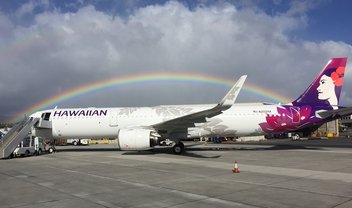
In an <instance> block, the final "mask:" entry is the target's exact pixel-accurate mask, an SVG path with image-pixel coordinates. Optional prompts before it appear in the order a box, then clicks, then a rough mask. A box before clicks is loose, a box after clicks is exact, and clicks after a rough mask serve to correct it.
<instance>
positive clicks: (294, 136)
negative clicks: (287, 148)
mask: <svg viewBox="0 0 352 208" xmlns="http://www.w3.org/2000/svg"><path fill="white" fill-rule="evenodd" d="M300 138H301V137H300V135H299V134H294V135H293V136H292V139H293V140H299V139H300Z"/></svg>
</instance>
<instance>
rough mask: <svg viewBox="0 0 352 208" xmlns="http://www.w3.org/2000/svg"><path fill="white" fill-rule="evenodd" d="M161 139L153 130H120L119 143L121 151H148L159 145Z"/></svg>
mask: <svg viewBox="0 0 352 208" xmlns="http://www.w3.org/2000/svg"><path fill="white" fill-rule="evenodd" d="M159 137H160V135H159V134H158V133H157V132H155V131H154V130H151V129H132V128H131V129H120V131H119V134H118V141H119V142H118V143H119V147H120V149H121V150H148V149H151V148H152V147H153V146H155V145H157V144H158V139H159Z"/></svg>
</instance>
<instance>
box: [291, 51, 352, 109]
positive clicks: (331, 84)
mask: <svg viewBox="0 0 352 208" xmlns="http://www.w3.org/2000/svg"><path fill="white" fill-rule="evenodd" d="M346 62H347V58H332V59H330V61H329V62H328V64H327V65H326V66H325V68H324V69H323V71H322V72H321V73H320V74H319V75H318V76H317V77H316V78H315V80H314V81H313V82H312V83H311V84H310V85H309V87H308V88H307V89H306V91H305V92H304V93H303V94H302V95H301V96H299V98H297V100H295V101H294V102H293V104H294V105H298V106H301V105H302V104H310V105H313V106H322V107H323V106H331V107H332V108H333V109H336V108H338V103H339V99H340V94H341V89H342V85H343V78H344V73H345V67H346Z"/></svg>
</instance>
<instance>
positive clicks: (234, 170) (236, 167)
mask: <svg viewBox="0 0 352 208" xmlns="http://www.w3.org/2000/svg"><path fill="white" fill-rule="evenodd" d="M232 172H234V173H239V172H240V170H239V169H238V165H237V160H235V168H234V169H233V170H232Z"/></svg>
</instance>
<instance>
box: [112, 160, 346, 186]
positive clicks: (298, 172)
mask: <svg viewBox="0 0 352 208" xmlns="http://www.w3.org/2000/svg"><path fill="white" fill-rule="evenodd" d="M108 157H110V158H120V159H128V160H137V161H148V162H154V163H165V164H169V163H176V164H182V165H192V166H202V167H208V168H217V169H225V170H231V169H233V163H226V162H212V161H202V160H192V159H181V158H162V157H155V156H151V155H150V156H149V155H148V156H147V157H146V156H142V155H128V156H125V155H116V156H108ZM239 168H240V170H241V172H242V173H243V172H253V173H261V174H270V175H281V176H290V177H296V178H297V177H299V178H310V179H318V180H338V181H343V182H347V183H351V182H352V173H341V172H331V171H316V170H305V169H296V168H282V167H272V166H260V165H245V164H241V165H239Z"/></svg>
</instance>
